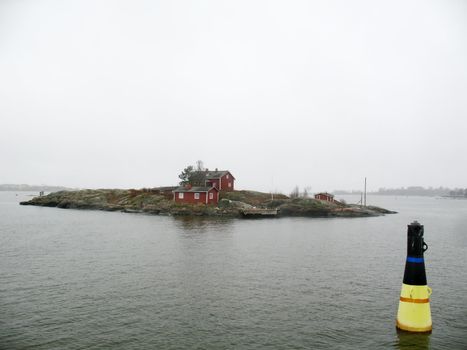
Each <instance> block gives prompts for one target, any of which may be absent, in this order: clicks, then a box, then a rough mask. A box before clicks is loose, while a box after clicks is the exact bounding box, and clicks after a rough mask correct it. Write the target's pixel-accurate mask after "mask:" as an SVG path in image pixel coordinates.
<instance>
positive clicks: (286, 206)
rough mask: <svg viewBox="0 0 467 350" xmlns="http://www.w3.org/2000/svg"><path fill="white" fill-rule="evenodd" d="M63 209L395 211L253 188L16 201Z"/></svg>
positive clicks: (55, 195)
mask: <svg viewBox="0 0 467 350" xmlns="http://www.w3.org/2000/svg"><path fill="white" fill-rule="evenodd" d="M20 204H21V205H35V206H42V207H56V208H63V209H88V210H104V211H119V212H125V213H146V214H155V215H173V216H212V217H216V216H218V217H219V216H220V217H241V212H242V210H246V209H252V208H263V209H278V216H279V217H370V216H380V215H384V214H394V213H396V212H394V211H391V210H387V209H383V208H379V207H375V206H367V207H362V206H360V205H355V204H346V203H343V202H337V203H330V202H325V201H321V200H317V199H314V198H289V197H288V196H285V195H283V194H275V195H274V198H272V196H271V194H270V193H264V192H256V191H232V192H221V193H220V198H219V203H218V206H217V207H216V206H212V205H204V204H181V203H175V202H174V200H173V194H172V193H171V190H168V189H167V188H162V187H161V188H151V189H140V190H135V189H129V190H121V189H98V190H75V191H58V192H52V193H49V194H48V195H45V196H39V197H34V198H33V199H31V200H28V201H24V202H21V203H20Z"/></svg>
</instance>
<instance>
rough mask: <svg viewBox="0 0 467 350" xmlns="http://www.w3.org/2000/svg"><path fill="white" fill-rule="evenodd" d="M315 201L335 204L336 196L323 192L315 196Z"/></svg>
mask: <svg viewBox="0 0 467 350" xmlns="http://www.w3.org/2000/svg"><path fill="white" fill-rule="evenodd" d="M315 199H319V200H320V201H326V202H331V203H334V202H335V200H334V195H332V194H330V193H327V192H321V193H317V194H315Z"/></svg>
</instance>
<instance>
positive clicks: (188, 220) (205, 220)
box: [173, 216, 235, 231]
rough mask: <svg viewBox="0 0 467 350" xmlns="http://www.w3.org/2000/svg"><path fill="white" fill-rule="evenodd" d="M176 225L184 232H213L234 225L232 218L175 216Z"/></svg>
mask: <svg viewBox="0 0 467 350" xmlns="http://www.w3.org/2000/svg"><path fill="white" fill-rule="evenodd" d="M173 219H174V223H175V225H176V226H177V228H179V229H183V230H188V231H191V230H194V231H203V230H212V229H213V228H218V229H225V228H227V227H229V226H232V225H233V220H235V219H231V218H215V217H214V218H213V217H204V216H192V217H190V216H174V217H173Z"/></svg>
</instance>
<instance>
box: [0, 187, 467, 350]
mask: <svg viewBox="0 0 467 350" xmlns="http://www.w3.org/2000/svg"><path fill="white" fill-rule="evenodd" d="M29 196H30V194H28V193H13V192H0V349H47V350H48V349H125V350H127V349H393V348H395V349H467V229H466V227H467V201H463V200H448V199H437V198H424V197H383V196H369V197H368V203H369V204H376V205H380V206H383V207H385V208H388V209H392V210H396V211H398V212H399V213H398V214H394V215H386V216H381V217H371V218H329V219H328V218H281V219H263V220H241V219H200V218H192V219H190V218H174V217H168V216H150V215H141V214H124V213H115V212H102V211H84V210H70V209H66V210H65V209H57V208H41V207H33V206H20V205H19V204H18V203H19V201H22V200H26V199H28V198H30V197H29ZM343 198H345V199H346V200H347V202H353V201H355V202H356V201H357V200H358V198H353V197H351V196H347V197H345V196H344V197H343ZM413 220H418V221H419V222H421V223H422V224H423V225H425V240H426V242H427V243H428V246H429V249H428V251H427V252H426V254H425V264H426V273H427V279H428V285H429V286H430V287H431V288H432V289H433V295H432V297H431V310H432V318H433V333H432V334H431V335H419V334H398V333H397V332H396V328H395V317H396V313H397V307H398V303H399V293H400V287H401V284H402V278H403V273H404V266H405V258H406V231H407V224H409V223H410V222H412V221H413Z"/></svg>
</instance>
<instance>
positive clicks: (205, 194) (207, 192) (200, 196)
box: [173, 185, 219, 205]
mask: <svg viewBox="0 0 467 350" xmlns="http://www.w3.org/2000/svg"><path fill="white" fill-rule="evenodd" d="M173 194H174V201H175V202H178V203H189V204H197V203H200V204H214V205H217V203H219V190H218V189H217V188H216V187H213V186H204V187H200V186H196V187H192V186H191V185H188V186H186V187H178V188H176V189H175V190H174V191H173Z"/></svg>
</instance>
